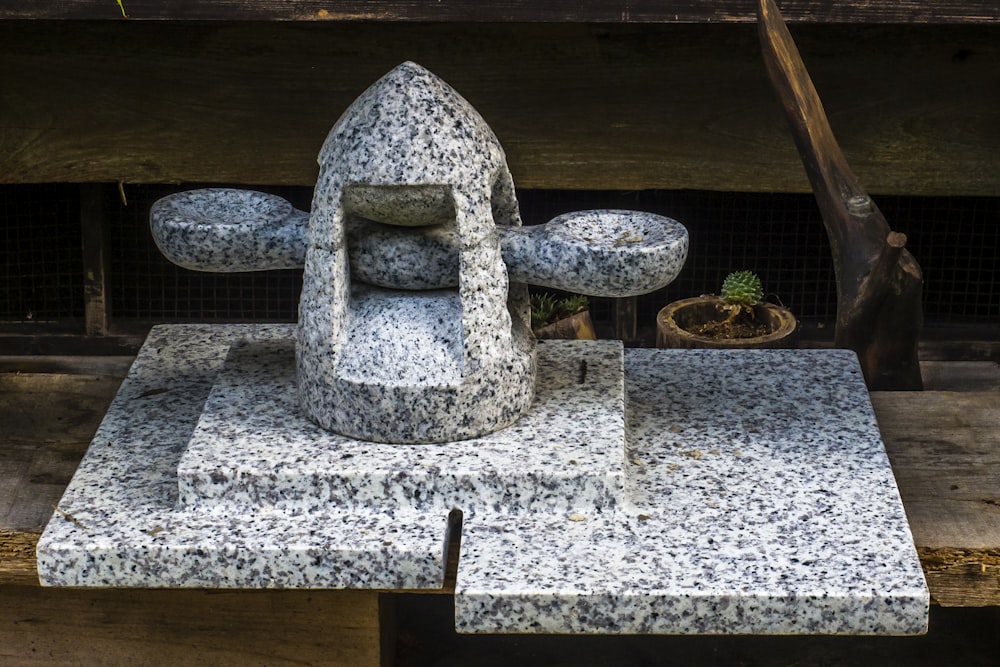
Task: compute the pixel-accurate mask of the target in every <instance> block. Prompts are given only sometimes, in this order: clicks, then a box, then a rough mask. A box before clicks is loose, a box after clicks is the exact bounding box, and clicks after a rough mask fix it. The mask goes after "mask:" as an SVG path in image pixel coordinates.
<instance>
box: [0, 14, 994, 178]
mask: <svg viewBox="0 0 1000 667" xmlns="http://www.w3.org/2000/svg"><path fill="white" fill-rule="evenodd" d="M106 4H107V5H110V6H111V7H112V8H115V3H113V2H107V3H106ZM125 4H126V7H128V5H129V3H128V0H126V2H125ZM156 4H157V5H164V6H166V5H167V4H168V3H156ZM173 4H180V5H183V6H185V7H198V6H201V4H202V3H173ZM283 4H287V5H289V6H295V5H298V4H300V3H283ZM420 4H421V5H427V6H432V5H434V4H435V3H420ZM532 4H534V3H532ZM538 4H545V3H538ZM709 4H710V3H705V5H706V6H708V5H709ZM743 4H746V3H743ZM865 4H867V5H871V3H865ZM22 5H23V6H30V5H31V3H22ZM795 38H796V42H797V43H798V45H799V49H800V51H801V53H802V56H803V58H804V59H805V61H806V64H807V65H808V66H809V69H810V72H811V74H812V76H813V79H814V80H815V81H816V85H817V87H818V88H820V89H821V90H822V91H823V97H824V103H825V106H826V109H827V113H828V115H829V118H830V123H831V126H832V127H833V129H834V131H835V132H836V134H837V137H838V139H839V140H840V143H841V146H842V148H843V149H844V152H845V154H846V156H847V159H848V160H849V162H850V164H851V165H852V167H853V168H854V171H855V173H856V174H857V176H858V177H859V179H861V180H862V181H863V182H864V183H865V184H866V186H867V188H868V190H869V191H870V192H872V193H876V194H924V195H985V196H997V195H1000V181H998V180H997V179H996V178H995V174H996V173H997V172H998V171H1000V134H998V133H997V131H996V128H997V127H1000V85H996V84H997V75H996V73H997V72H998V71H1000V25H992V26H962V27H958V26H923V27H920V26H879V27H873V26H844V25H841V26H799V27H797V28H795ZM845 44H850V48H849V49H848V48H844V45H845ZM404 60H415V61H417V62H420V63H421V64H423V65H425V66H426V67H428V68H430V69H431V70H432V71H433V72H435V73H437V74H439V75H440V76H441V77H442V78H444V79H445V80H446V81H448V82H449V83H450V84H452V85H453V86H454V87H455V88H456V89H457V90H458V91H459V92H461V93H462V94H463V95H464V96H465V97H466V98H468V99H469V101H470V102H472V104H473V105H474V106H475V107H476V108H477V109H478V110H479V111H480V113H482V115H483V117H484V118H485V119H486V120H487V122H488V123H489V124H490V125H491V127H492V128H493V129H494V131H495V132H496V133H497V135H498V137H499V138H500V141H501V142H502V143H503V145H504V147H505V150H506V152H507V157H508V161H509V163H510V166H511V169H512V172H513V174H514V179H515V182H516V183H517V184H518V186H519V187H522V188H558V189H614V190H641V189H654V188H663V189H685V188H691V189H708V190H735V191H776V192H807V191H809V183H808V180H807V178H806V175H805V173H804V172H803V169H802V165H801V164H800V162H799V158H798V154H797V153H796V150H795V147H794V145H793V142H792V140H791V135H790V132H789V130H788V128H787V126H786V124H785V123H784V121H783V119H782V116H781V109H780V107H779V106H778V104H777V103H776V102H775V101H774V99H773V96H772V93H771V92H770V89H769V86H768V82H767V77H766V73H765V70H764V66H763V63H762V62H761V58H760V54H759V48H758V45H757V42H756V33H755V28H754V26H753V25H750V24H745V25H744V24H728V25H677V24H674V25H663V24H645V25H624V24H619V25H581V24H481V23H477V24H472V23H455V24H451V23H449V24H426V23H376V22H358V23H342V22H321V23H302V22H298V23H295V22H283V23H259V22H239V23H232V22H218V23H201V22H197V23H178V22H121V23H116V22H103V21H102V22H79V21H62V22H60V21H55V22H46V21H0V80H2V81H3V90H4V94H3V95H2V96H0V183H36V182H72V183H80V182H106V183H114V182H118V181H126V182H146V183H150V182H152V183H162V182H184V181H187V182H192V181H199V182H216V183H243V184H275V185H277V184H291V185H312V184H313V183H314V182H315V178H316V173H317V166H316V155H317V153H318V151H319V147H320V145H321V144H322V142H323V140H324V138H325V136H326V134H327V132H328V131H329V129H330V128H331V126H332V125H333V124H334V122H335V121H336V120H337V118H338V116H339V115H340V114H341V112H343V110H344V109H345V108H346V107H347V105H348V104H350V102H351V101H352V100H353V99H354V98H355V97H357V96H358V95H359V94H360V93H361V92H362V91H363V90H364V89H365V88H366V87H367V86H368V85H370V84H371V83H372V82H374V81H375V80H376V79H377V78H378V77H379V76H381V75H382V74H384V73H385V72H387V71H388V70H390V69H391V68H392V67H394V66H395V65H397V64H399V63H400V62H402V61H404ZM859 72H864V76H859V75H858V73H859Z"/></svg>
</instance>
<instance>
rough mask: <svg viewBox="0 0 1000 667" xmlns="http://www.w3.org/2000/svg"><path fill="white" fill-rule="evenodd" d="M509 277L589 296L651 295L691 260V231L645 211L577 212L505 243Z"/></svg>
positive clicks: (520, 230)
mask: <svg viewBox="0 0 1000 667" xmlns="http://www.w3.org/2000/svg"><path fill="white" fill-rule="evenodd" d="M502 246H503V257H504V261H505V262H506V263H507V267H508V270H509V272H510V279H511V280H513V281H518V282H528V283H531V284H533V285H544V286H546V287H553V288H555V289H561V290H566V291H568V292H579V293H581V294H588V295H590V296H607V297H625V296H637V295H639V294H647V293H649V292H652V291H655V290H658V289H660V288H661V287H664V286H665V285H668V284H670V283H671V282H673V280H674V278H676V277H677V274H678V273H680V270H681V268H682V267H683V266H684V260H685V259H687V250H688V235H687V230H686V229H685V228H684V226H683V225H681V224H680V223H679V222H677V221H676V220H672V219H670V218H665V217H663V216H660V215H656V214H653V213H644V212H641V211H620V210H613V209H612V210H594V211H576V212H573V213H566V214H564V215H560V216H558V217H556V218H553V219H552V220H551V221H549V222H548V223H546V224H544V225H535V226H533V227H517V228H512V229H510V230H509V232H508V233H507V234H506V235H505V236H504V238H503V239H502Z"/></svg>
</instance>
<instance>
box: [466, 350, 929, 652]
mask: <svg viewBox="0 0 1000 667" xmlns="http://www.w3.org/2000/svg"><path fill="white" fill-rule="evenodd" d="M625 373H626V393H627V405H628V415H629V418H628V426H629V435H630V439H629V441H630V444H629V448H628V457H627V465H628V469H627V479H628V482H627V486H626V489H627V492H626V498H625V503H624V504H623V506H622V507H620V508H618V509H617V510H616V511H614V512H600V513H593V514H590V515H584V516H581V515H576V516H570V515H566V514H564V515H562V516H560V515H557V514H554V513H552V514H536V515H532V516H525V517H517V518H516V519H504V520H500V521H495V520H491V518H490V517H475V518H472V519H471V520H469V521H466V522H465V525H464V527H463V539H462V559H461V564H460V568H459V577H458V588H457V590H456V595H455V599H456V615H455V622H456V627H457V628H458V630H459V631H461V632H515V633H530V632H559V633H565V632H573V633H610V634H628V633H669V634H731V633H739V634H892V635H905V634H919V633H923V632H925V631H926V627H927V612H928V604H929V595H928V592H927V587H926V584H925V582H924V578H923V573H922V570H921V568H920V562H919V560H918V558H917V555H916V551H915V549H914V547H913V542H912V537H911V535H910V531H909V527H908V524H907V522H906V516H905V515H904V513H903V507H902V503H901V502H900V499H899V494H898V491H897V489H896V484H895V480H894V479H893V476H892V470H891V468H890V467H889V462H888V459H887V457H886V453H885V449H884V446H883V444H882V441H881V437H880V435H879V431H878V426H877V424H876V422H875V416H874V413H873V411H872V407H871V403H870V401H869V399H868V394H867V391H866V389H865V385H864V381H863V379H862V377H861V371H860V367H859V366H858V363H857V360H856V358H855V357H854V355H853V353H851V352H847V351H838V350H794V351H793V350H703V351H699V350H626V355H625ZM551 554H559V555H558V557H552V556H551Z"/></svg>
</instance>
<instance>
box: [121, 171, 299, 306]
mask: <svg viewBox="0 0 1000 667" xmlns="http://www.w3.org/2000/svg"><path fill="white" fill-rule="evenodd" d="M191 187H196V186H185V187H178V186H169V187H168V186H131V187H128V188H126V196H127V200H128V203H127V204H125V203H124V202H123V201H122V200H121V197H120V196H119V195H118V193H116V192H114V191H109V193H108V197H107V199H106V201H105V210H106V214H107V215H108V218H109V223H110V230H111V256H112V260H111V312H112V313H113V316H114V317H115V318H116V319H129V320H133V321H140V322H178V321H231V322H232V321H279V322H280V321H288V322H290V321H295V320H296V319H297V317H298V300H299V292H300V291H301V289H302V272H301V271H295V270H287V271H259V272H251V273H205V272H198V271H189V270H187V269H183V268H181V267H178V266H175V265H174V264H172V263H170V262H169V261H167V260H166V259H165V258H164V257H163V255H162V254H161V253H160V251H159V250H158V249H157V247H156V244H155V243H154V242H153V238H152V236H151V234H150V231H149V209H150V207H151V206H152V205H153V202H155V201H156V200H157V199H159V198H160V197H163V196H166V195H168V194H170V193H172V192H177V191H179V190H183V189H190V188H191ZM261 189H262V190H269V191H272V192H274V193H275V194H280V195H282V196H284V197H286V198H287V199H289V200H291V201H292V203H293V204H295V205H296V206H298V207H300V208H306V209H308V206H309V204H308V197H309V195H310V193H309V190H308V189H307V188H277V189H275V188H272V189H268V188H261ZM303 197H304V198H306V202H305V203H304V204H303V203H302V201H301V200H302V199H303Z"/></svg>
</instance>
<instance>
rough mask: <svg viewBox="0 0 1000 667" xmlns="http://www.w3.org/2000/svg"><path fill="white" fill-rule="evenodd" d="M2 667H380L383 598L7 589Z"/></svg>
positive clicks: (2, 595) (1, 591) (0, 635)
mask: <svg viewBox="0 0 1000 667" xmlns="http://www.w3.org/2000/svg"><path fill="white" fill-rule="evenodd" d="M0 600H3V603H2V604H0V664H5V665H122V666H127V667H132V666H134V665H195V664H198V665H217V666H220V667H221V666H224V665H239V666H243V665H293V664H294V665H320V664H322V665H343V666H345V667H348V666H349V667H357V666H361V667H378V666H379V665H380V664H382V660H381V658H382V656H381V655H380V653H381V649H380V645H381V643H380V637H379V594H378V593H374V592H369V591H184V590H121V589H111V590H105V589H51V588H40V587H38V586H10V585H5V586H0Z"/></svg>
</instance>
